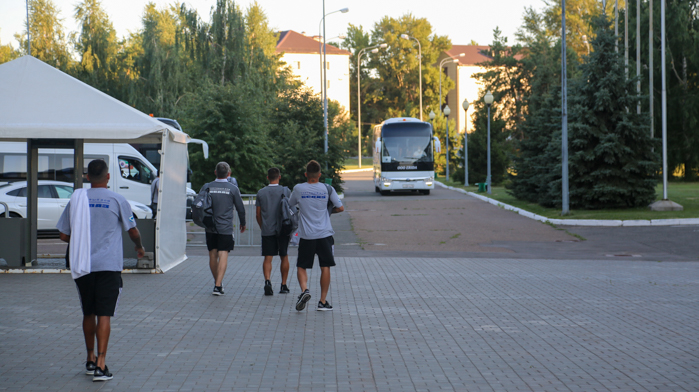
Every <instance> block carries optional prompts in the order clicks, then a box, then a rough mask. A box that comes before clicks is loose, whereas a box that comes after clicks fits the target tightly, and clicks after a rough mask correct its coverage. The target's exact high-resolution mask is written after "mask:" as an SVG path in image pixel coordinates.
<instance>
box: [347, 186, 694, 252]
mask: <svg viewBox="0 0 699 392" xmlns="http://www.w3.org/2000/svg"><path fill="white" fill-rule="evenodd" d="M343 178H344V180H345V200H344V201H345V211H346V212H347V215H348V216H349V217H350V219H351V224H352V227H353V229H354V232H355V233H356V236H357V238H358V239H359V241H360V243H361V245H362V248H363V249H364V251H363V252H360V254H358V256H359V255H362V256H367V257H370V256H392V257H396V256H406V257H487V258H518V259H558V260H567V259H573V260H580V259H588V260H589V259H597V260H606V259H619V258H623V259H633V260H650V261H696V260H698V259H699V246H697V244H698V243H699V226H664V227H663V226H661V227H657V226H656V227H570V226H567V227H566V226H560V227H552V226H550V225H547V224H544V223H541V222H538V221H534V220H532V219H529V218H525V217H523V216H521V215H519V214H517V213H514V212H511V211H506V210H504V209H502V208H499V207H496V206H494V205H492V204H489V203H486V202H483V201H480V200H478V199H475V198H473V197H470V196H468V195H464V194H462V193H459V192H454V191H451V190H448V189H444V188H437V189H435V190H433V191H432V192H431V194H430V195H427V196H425V195H419V194H416V193H406V194H395V195H390V196H381V195H380V194H378V193H376V192H374V186H373V182H372V181H371V178H372V173H371V172H357V173H346V174H345V175H344V177H343Z"/></svg>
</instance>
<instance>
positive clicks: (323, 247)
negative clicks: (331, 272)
mask: <svg viewBox="0 0 699 392" xmlns="http://www.w3.org/2000/svg"><path fill="white" fill-rule="evenodd" d="M315 255H318V264H319V265H320V266H321V267H334V266H335V239H334V238H333V237H332V236H330V237H325V238H319V239H317V240H304V239H303V238H301V240H299V255H298V257H297V259H296V266H297V267H300V268H306V269H308V268H313V260H314V259H315Z"/></svg>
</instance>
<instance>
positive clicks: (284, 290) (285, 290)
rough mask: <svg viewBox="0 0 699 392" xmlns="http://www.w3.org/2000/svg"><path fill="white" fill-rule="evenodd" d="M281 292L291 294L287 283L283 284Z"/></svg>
mask: <svg viewBox="0 0 699 392" xmlns="http://www.w3.org/2000/svg"><path fill="white" fill-rule="evenodd" d="M279 294H289V288H288V287H286V285H285V284H283V285H282V288H281V289H279Z"/></svg>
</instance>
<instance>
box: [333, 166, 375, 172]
mask: <svg viewBox="0 0 699 392" xmlns="http://www.w3.org/2000/svg"><path fill="white" fill-rule="evenodd" d="M373 170H374V168H373V167H370V168H368V169H350V170H341V171H340V173H358V172H368V171H373Z"/></svg>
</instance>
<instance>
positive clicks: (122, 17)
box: [0, 0, 544, 48]
mask: <svg viewBox="0 0 699 392" xmlns="http://www.w3.org/2000/svg"><path fill="white" fill-rule="evenodd" d="M152 1H153V2H154V3H156V4H157V5H158V6H159V7H164V6H166V5H168V4H172V3H174V2H175V1H173V0H152ZM253 1H254V0H238V1H236V3H237V4H238V5H239V6H240V7H241V8H243V9H246V8H247V7H248V5H249V4H250V3H252V2H253ZM53 2H54V4H56V6H57V8H58V9H60V11H61V18H63V25H64V27H65V28H66V30H67V31H68V32H69V31H77V24H76V23H75V20H74V19H73V14H74V9H75V5H76V4H78V3H79V2H80V0H53ZM146 3H147V1H146V0H102V6H103V7H104V8H105V10H106V11H107V14H108V15H109V18H110V20H111V21H112V23H113V25H114V28H115V29H116V30H117V35H118V36H119V37H123V36H125V35H127V34H128V32H129V31H137V30H138V29H139V28H140V27H141V16H142V14H143V9H144V6H145V4H146ZM180 3H181V1H180ZM185 3H186V4H187V5H188V6H189V7H191V8H196V9H197V10H198V11H199V14H200V15H201V16H202V19H203V20H204V21H208V20H209V13H210V10H211V7H212V6H213V5H215V4H216V0H186V1H185ZM258 3H259V4H260V5H261V6H262V8H263V9H264V10H265V12H266V14H267V17H268V19H269V22H270V26H271V27H272V28H273V29H275V30H294V31H297V32H299V33H301V32H306V34H307V35H315V34H318V33H317V32H318V25H319V23H320V20H321V19H322V17H323V0H258ZM543 5H544V3H543V0H427V1H425V0H402V1H392V0H325V12H326V14H327V13H329V12H332V11H335V10H339V9H342V8H345V7H348V8H349V12H347V13H344V14H343V13H339V12H338V13H335V14H333V15H329V16H328V17H327V18H326V35H327V37H328V39H329V40H330V39H331V38H332V37H337V36H339V35H341V34H344V33H345V32H346V31H347V26H348V24H349V23H351V24H354V25H361V26H363V27H364V30H365V31H371V29H372V28H373V26H374V23H375V22H377V21H379V19H381V18H382V17H383V16H391V17H394V18H398V17H400V16H402V15H404V14H407V13H412V14H413V15H414V16H416V17H421V18H427V20H428V21H429V22H430V23H431V24H432V27H433V32H434V33H436V34H438V35H446V36H448V37H449V38H450V39H451V42H452V44H454V45H466V44H468V43H469V42H471V40H475V41H476V42H478V44H480V45H487V44H489V43H490V42H492V38H493V30H494V29H495V28H496V27H499V28H500V30H501V31H502V32H503V35H504V36H505V37H507V38H508V42H510V43H513V42H514V40H515V37H514V35H515V32H516V31H517V28H518V27H519V26H520V25H521V24H522V14H523V12H524V9H525V7H534V8H535V9H541V8H542V7H543ZM25 19H26V8H25V0H0V43H2V44H6V43H8V42H9V43H11V44H12V46H13V47H15V48H16V47H17V46H18V43H17V41H16V40H15V39H14V34H15V33H18V32H20V31H21V30H24V28H25V27H24V21H25Z"/></svg>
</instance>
